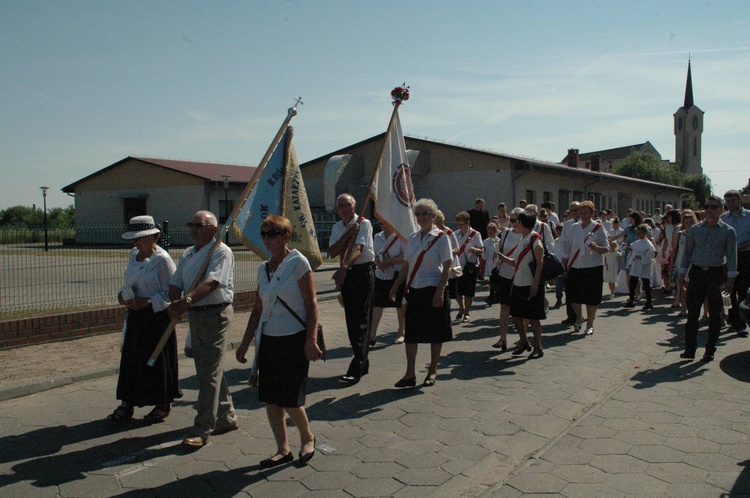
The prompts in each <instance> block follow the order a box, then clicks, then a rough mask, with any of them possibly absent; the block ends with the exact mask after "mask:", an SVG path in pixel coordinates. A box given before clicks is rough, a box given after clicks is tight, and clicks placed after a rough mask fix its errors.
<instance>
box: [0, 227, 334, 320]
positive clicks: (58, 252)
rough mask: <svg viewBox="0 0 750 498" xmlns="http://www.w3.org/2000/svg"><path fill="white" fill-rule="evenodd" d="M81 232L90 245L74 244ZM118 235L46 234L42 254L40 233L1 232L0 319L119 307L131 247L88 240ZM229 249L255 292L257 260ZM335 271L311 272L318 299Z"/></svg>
mask: <svg viewBox="0 0 750 498" xmlns="http://www.w3.org/2000/svg"><path fill="white" fill-rule="evenodd" d="M82 231H83V233H85V239H86V240H88V241H90V242H87V243H85V244H79V243H77V242H76V240H77V238H78V236H79V234H81V233H82ZM53 232H54V236H53ZM58 232H59V233H58ZM122 232H123V227H122V225H116V226H100V227H87V228H85V229H81V228H77V229H76V230H75V231H73V230H67V231H52V230H49V231H48V250H47V251H45V247H44V242H43V241H44V233H43V231H41V234H40V230H38V229H26V228H24V229H12V228H0V241H2V242H1V244H0V319H4V318H16V317H22V316H31V315H35V314H40V313H45V312H53V311H54V312H62V311H72V310H77V309H86V308H92V307H98V306H109V305H115V304H117V292H118V290H119V289H120V287H121V286H122V277H123V273H124V271H125V267H126V266H127V263H128V257H129V255H130V249H131V246H130V245H129V244H128V243H127V242H126V241H122V239H120V240H121V241H122V243H121V244H112V243H107V244H96V243H95V242H92V240H96V239H97V237H94V236H95V235H96V234H97V233H98V235H99V237H98V240H115V239H113V238H112V237H111V236H112V235H113V234H117V236H118V238H119V235H120V234H121V233H122ZM181 232H184V233H181ZM186 233H187V232H186V230H175V231H173V232H172V234H171V236H170V239H177V240H181V239H182V238H184V236H185V235H186ZM230 245H231V247H232V250H233V251H234V254H235V270H234V285H235V290H236V291H244V290H255V289H256V288H257V285H258V284H257V275H258V266H259V265H260V263H261V260H260V258H258V257H257V256H256V255H255V254H254V253H253V252H251V251H250V250H248V249H246V248H245V247H244V246H242V245H237V240H236V237H230ZM183 251H184V247H170V248H169V253H170V255H171V256H172V259H174V261H175V263H176V262H177V261H178V260H179V258H180V255H181V254H182V252H183ZM336 266H337V265H336V264H332V263H325V262H324V264H323V265H322V266H321V267H320V268H318V270H317V271H316V272H315V285H316V289H317V292H318V293H319V294H320V293H325V292H333V291H334V284H333V281H332V280H331V276H332V274H331V271H332V270H334V269H335V268H336Z"/></svg>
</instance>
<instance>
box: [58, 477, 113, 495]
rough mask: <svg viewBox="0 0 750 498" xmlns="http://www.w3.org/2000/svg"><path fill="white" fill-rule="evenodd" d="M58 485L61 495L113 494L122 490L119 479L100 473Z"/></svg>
mask: <svg viewBox="0 0 750 498" xmlns="http://www.w3.org/2000/svg"><path fill="white" fill-rule="evenodd" d="M58 487H59V490H60V496H61V497H69V496H70V497H74V496H75V497H78V496H90V497H92V498H93V497H98V496H112V495H114V494H116V493H118V492H119V491H120V490H121V488H120V484H119V483H118V482H117V479H115V478H114V477H110V476H100V475H87V476H86V477H85V478H84V479H76V480H72V481H68V482H63V483H61V484H60V485H59V486H58Z"/></svg>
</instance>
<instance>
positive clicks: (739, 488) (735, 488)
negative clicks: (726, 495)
mask: <svg viewBox="0 0 750 498" xmlns="http://www.w3.org/2000/svg"><path fill="white" fill-rule="evenodd" d="M706 483H708V484H713V485H714V486H717V487H719V488H720V489H723V490H724V491H727V492H731V496H747V495H750V479H748V477H747V476H746V475H742V472H732V471H726V470H723V471H719V470H714V471H711V472H709V473H708V477H707V478H706Z"/></svg>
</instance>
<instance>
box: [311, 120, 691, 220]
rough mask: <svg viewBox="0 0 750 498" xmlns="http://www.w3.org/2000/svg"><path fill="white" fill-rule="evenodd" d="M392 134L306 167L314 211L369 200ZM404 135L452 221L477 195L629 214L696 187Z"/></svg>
mask: <svg viewBox="0 0 750 498" xmlns="http://www.w3.org/2000/svg"><path fill="white" fill-rule="evenodd" d="M384 139H385V134H384V133H381V134H379V135H376V136H374V137H371V138H368V139H366V140H363V141H361V142H358V143H355V144H353V145H350V146H348V147H344V148H343V149H339V150H336V151H334V152H331V153H329V154H326V155H324V156H322V157H319V158H317V159H313V160H312V161H308V162H306V163H304V164H302V165H300V167H301V168H302V175H303V176H304V178H305V186H306V187H307V194H308V198H309V199H310V205H311V207H312V208H313V210H315V211H318V212H327V213H334V212H335V200H336V197H337V196H338V195H340V194H342V193H349V194H351V195H352V196H354V198H355V199H356V200H357V202H358V203H360V205H361V203H362V202H364V200H365V198H366V196H367V189H368V186H369V184H370V179H371V177H372V173H373V170H374V167H375V164H376V162H377V158H378V155H379V153H380V150H381V148H382V145H383V140H384ZM404 139H405V142H406V148H407V154H408V158H409V164H410V166H411V174H412V182H413V184H414V190H415V192H416V196H417V197H429V198H431V199H434V200H435V202H437V204H438V206H439V207H440V209H441V210H442V211H443V212H444V213H445V216H446V219H447V220H448V222H452V220H453V219H454V217H455V215H456V213H458V212H459V211H462V210H465V209H470V208H472V207H474V199H475V198H476V197H483V198H484V199H485V200H486V206H485V208H486V209H487V210H489V211H490V213H492V214H494V213H495V207H496V206H497V204H498V203H500V202H505V203H506V204H508V205H509V206H516V205H518V202H519V201H520V200H521V199H525V200H526V201H528V202H529V203H535V204H541V203H542V202H544V201H552V202H555V203H556V204H557V207H558V210H559V211H560V212H563V211H565V210H566V209H567V207H568V205H569V203H570V202H572V201H580V200H585V199H590V200H592V201H593V202H594V204H595V205H596V206H597V208H599V209H608V208H609V209H613V210H614V211H615V212H616V213H618V214H619V215H620V216H623V215H626V214H627V210H628V208H634V209H638V210H642V211H646V212H653V209H654V208H655V207H660V208H663V207H664V205H665V204H672V205H675V206H680V205H681V200H680V199H681V196H682V194H686V193H689V192H690V190H688V189H685V188H681V187H675V186H673V185H665V184H661V183H656V182H650V181H645V180H639V179H635V178H629V177H625V176H619V175H615V174H613V173H608V172H605V171H601V170H599V171H596V170H594V169H591V168H585V167H580V166H579V165H578V164H577V163H573V164H560V163H554V162H548V161H542V160H538V159H532V158H529V157H522V156H515V155H510V154H506V153H501V152H496V151H491V150H486V149H479V148H471V147H466V146H463V145H456V144H450V143H445V142H440V141H435V140H428V139H424V138H414V137H408V136H406V137H404ZM368 213H371V210H368V211H367V213H366V214H368ZM370 215H371V214H370Z"/></svg>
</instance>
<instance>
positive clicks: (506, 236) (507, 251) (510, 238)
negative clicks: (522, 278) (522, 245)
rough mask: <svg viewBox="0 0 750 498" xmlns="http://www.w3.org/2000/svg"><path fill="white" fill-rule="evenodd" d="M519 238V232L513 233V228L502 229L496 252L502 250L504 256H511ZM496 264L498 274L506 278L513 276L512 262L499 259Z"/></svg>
mask: <svg viewBox="0 0 750 498" xmlns="http://www.w3.org/2000/svg"><path fill="white" fill-rule="evenodd" d="M520 240H521V235H520V234H518V233H515V232H514V231H513V230H503V233H502V234H500V242H499V243H498V245H497V250H498V252H502V253H503V254H504V255H505V256H508V257H509V258H512V257H513V254H515V252H516V247H517V246H518V242H519V241H520ZM498 265H499V268H500V269H499V270H498V275H500V276H501V277H503V278H507V279H511V278H513V274H514V273H515V269H514V266H513V265H512V264H510V263H505V262H503V261H499V262H498Z"/></svg>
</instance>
